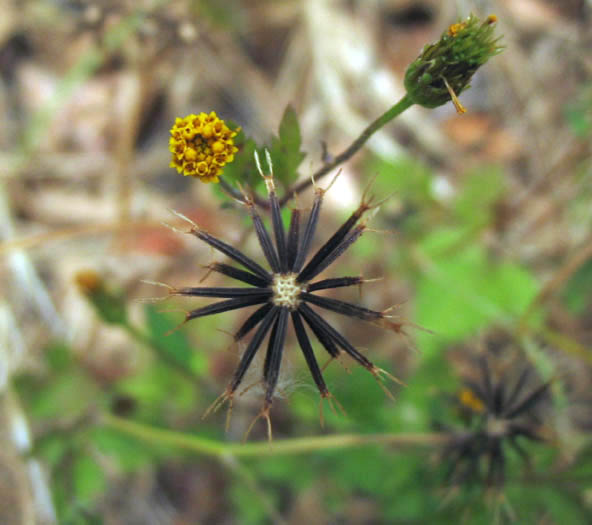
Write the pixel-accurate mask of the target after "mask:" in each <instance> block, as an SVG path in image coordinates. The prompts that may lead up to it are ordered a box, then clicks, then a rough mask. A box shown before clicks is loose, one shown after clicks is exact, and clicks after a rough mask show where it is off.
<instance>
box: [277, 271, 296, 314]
mask: <svg viewBox="0 0 592 525" xmlns="http://www.w3.org/2000/svg"><path fill="white" fill-rule="evenodd" d="M296 277H297V275H296V274H295V273H276V274H275V275H274V276H273V284H272V286H271V289H272V290H273V304H275V305H276V306H283V307H284V308H289V309H290V310H295V309H296V308H297V307H298V304H299V303H300V298H299V296H300V292H302V291H303V290H304V288H303V287H302V286H301V285H300V284H299V283H297V282H296Z"/></svg>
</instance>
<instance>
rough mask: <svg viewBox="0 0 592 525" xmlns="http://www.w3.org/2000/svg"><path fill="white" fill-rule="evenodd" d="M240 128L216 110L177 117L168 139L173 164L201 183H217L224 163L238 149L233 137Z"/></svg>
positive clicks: (232, 156)
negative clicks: (227, 121) (232, 127)
mask: <svg viewBox="0 0 592 525" xmlns="http://www.w3.org/2000/svg"><path fill="white" fill-rule="evenodd" d="M239 131H240V128H238V129H236V130H231V129H230V128H229V127H228V126H227V125H226V123H225V122H224V121H223V120H222V119H219V118H218V115H216V112H215V111H212V112H211V113H210V114H209V115H208V114H206V113H200V114H199V115H193V114H191V115H187V116H186V117H184V118H179V117H177V119H176V120H175V125H174V126H173V127H172V129H171V138H170V141H169V149H170V150H171V153H172V155H173V157H172V159H171V164H170V167H171V168H177V171H178V172H179V173H183V175H189V176H191V177H197V178H199V180H201V181H202V182H218V180H219V179H218V177H219V176H220V175H221V174H222V168H223V166H224V165H225V164H228V163H229V162H232V161H233V160H234V154H235V153H236V152H237V151H238V148H237V147H236V146H235V145H234V140H233V139H234V137H235V136H236V134H237V133H238V132H239Z"/></svg>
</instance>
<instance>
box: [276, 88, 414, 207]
mask: <svg viewBox="0 0 592 525" xmlns="http://www.w3.org/2000/svg"><path fill="white" fill-rule="evenodd" d="M413 104H414V102H413V101H412V100H411V99H410V98H409V96H408V95H407V94H405V96H404V97H403V98H402V99H401V100H399V102H397V103H396V104H395V105H394V106H392V107H391V108H390V109H389V110H388V111H387V112H386V113H383V114H382V115H381V116H380V117H378V118H377V119H376V120H375V121H374V122H372V123H371V124H370V125H369V126H368V127H367V128H366V129H365V130H364V131H362V133H361V134H360V136H359V137H358V138H357V139H356V140H354V141H353V142H352V143H351V144H350V145H349V146H348V147H347V148H346V149H345V150H344V151H342V152H341V153H340V154H339V155H337V156H336V157H335V158H334V159H333V160H332V161H331V162H329V163H327V164H324V165H323V166H321V167H320V168H319V169H318V170H317V171H316V172H315V173H314V174H313V176H312V177H311V178H309V179H307V180H305V181H302V182H301V183H300V184H298V185H296V186H294V187H293V188H291V189H289V190H288V191H287V192H286V195H284V197H282V199H281V200H280V204H281V205H282V206H283V205H284V204H286V203H287V202H288V201H289V200H290V199H291V198H292V197H293V196H294V195H295V194H297V193H300V192H302V191H303V190H305V189H306V188H308V187H309V186H310V185H311V184H313V180H314V181H315V182H317V181H318V180H319V179H321V178H322V177H324V176H325V175H326V174H327V173H329V172H330V171H332V170H334V169H335V168H336V167H337V166H339V165H340V164H342V163H343V162H345V161H346V160H349V159H350V158H351V157H353V156H354V154H355V153H357V151H358V150H359V149H360V148H361V147H362V146H363V145H364V144H366V142H367V141H368V139H369V138H370V137H371V136H372V135H374V133H376V132H377V131H378V130H379V129H380V128H382V127H383V126H385V125H386V124H387V123H389V122H390V121H391V120H393V119H394V118H395V117H398V116H399V115H400V114H401V113H403V111H405V110H406V109H408V108H409V107H411V106H412V105H413Z"/></svg>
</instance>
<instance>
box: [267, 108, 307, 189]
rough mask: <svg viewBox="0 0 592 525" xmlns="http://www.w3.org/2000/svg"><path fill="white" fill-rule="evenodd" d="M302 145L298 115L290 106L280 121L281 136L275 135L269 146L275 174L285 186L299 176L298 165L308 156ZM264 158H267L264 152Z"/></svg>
mask: <svg viewBox="0 0 592 525" xmlns="http://www.w3.org/2000/svg"><path fill="white" fill-rule="evenodd" d="M301 145H302V140H301V137H300V125H299V124H298V117H297V115H296V112H295V111H294V109H293V108H292V107H291V106H288V107H286V110H285V111H284V115H283V117H282V120H281V122H280V127H279V136H277V137H273V139H272V141H271V147H270V148H269V154H270V155H271V160H272V162H273V173H274V176H275V178H276V179H277V180H278V181H280V182H281V183H282V184H283V185H284V187H285V188H288V187H289V186H290V185H291V184H292V183H293V182H294V181H295V180H296V179H297V178H298V166H300V164H301V163H302V161H303V160H304V157H305V156H306V154H305V153H303V152H302V151H300V146H301ZM260 153H261V152H260ZM262 158H265V153H264V152H263V156H262Z"/></svg>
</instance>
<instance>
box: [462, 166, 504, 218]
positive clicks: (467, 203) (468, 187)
mask: <svg viewBox="0 0 592 525" xmlns="http://www.w3.org/2000/svg"><path fill="white" fill-rule="evenodd" d="M503 190H504V177H503V172H502V171H501V170H500V169H499V168H497V167H495V166H489V167H480V168H479V169H478V170H475V171H473V172H471V173H469V175H468V176H467V177H466V179H465V180H464V184H463V187H462V191H461V192H460V194H459V195H458V197H457V198H456V199H455V200H454V202H453V211H454V214H455V215H456V217H457V218H458V219H459V220H460V221H461V222H462V223H463V224H464V225H480V226H485V225H487V224H489V223H490V222H491V218H492V213H493V206H494V205H495V204H496V202H497V201H498V200H499V198H500V196H501V195H502V193H503Z"/></svg>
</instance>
